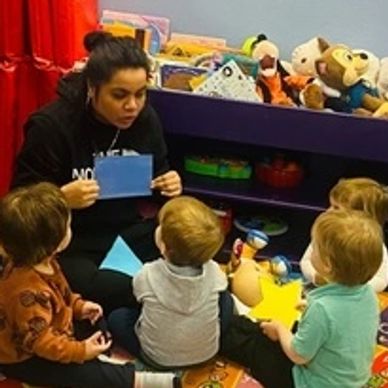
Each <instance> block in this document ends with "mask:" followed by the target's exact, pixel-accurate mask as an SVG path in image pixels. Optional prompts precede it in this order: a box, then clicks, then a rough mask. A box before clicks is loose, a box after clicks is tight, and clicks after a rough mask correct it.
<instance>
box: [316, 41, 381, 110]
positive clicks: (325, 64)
mask: <svg viewBox="0 0 388 388" xmlns="http://www.w3.org/2000/svg"><path fill="white" fill-rule="evenodd" d="M362 60H363V58H362V57H358V56H357V55H354V54H353V52H352V51H351V50H350V49H349V48H348V47H346V46H344V45H333V46H329V47H328V48H327V49H326V50H324V51H323V54H322V56H321V58H320V59H318V60H317V61H316V62H315V66H316V70H317V74H318V77H319V79H320V80H321V81H322V82H323V84H324V85H326V86H327V87H329V88H331V89H334V90H337V91H339V92H340V93H341V98H342V99H343V100H344V101H345V102H346V104H347V106H348V107H349V109H350V110H351V112H356V113H358V112H359V111H361V112H366V114H370V115H372V116H374V117H382V116H385V115H387V114H388V103H387V102H386V101H384V100H383V99H382V98H380V97H379V96H378V93H377V90H375V89H373V88H371V87H370V86H369V85H368V84H367V83H366V82H365V81H363V79H362V75H360V71H361V70H360V69H364V67H363V65H362V64H363V61H362ZM366 60H367V59H366Z"/></svg>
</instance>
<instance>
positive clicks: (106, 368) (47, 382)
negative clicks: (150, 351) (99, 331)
mask: <svg viewBox="0 0 388 388" xmlns="http://www.w3.org/2000/svg"><path fill="white" fill-rule="evenodd" d="M74 330H75V337H76V338H77V339H79V340H83V339H85V338H87V337H89V336H90V335H92V334H93V333H94V332H95V331H96V328H95V327H92V326H91V325H90V323H89V322H88V321H81V322H80V321H76V322H74ZM0 369H1V371H2V372H3V373H4V374H5V375H6V376H7V377H10V378H14V379H17V380H20V381H23V382H25V383H28V384H31V385H38V386H41V385H44V386H54V387H72V388H73V387H74V388H89V387H90V388H100V387H101V388H107V387H109V388H113V387H117V388H131V387H133V386H134V380H135V379H134V374H135V368H134V366H133V365H132V364H129V363H128V364H125V365H113V364H109V363H105V362H101V361H99V360H98V359H94V360H91V361H85V362H84V363H83V364H77V363H69V364H61V363H59V362H55V361H49V360H47V359H44V358H40V357H32V358H30V359H28V360H26V361H23V362H19V363H17V364H11V365H1V366H0Z"/></svg>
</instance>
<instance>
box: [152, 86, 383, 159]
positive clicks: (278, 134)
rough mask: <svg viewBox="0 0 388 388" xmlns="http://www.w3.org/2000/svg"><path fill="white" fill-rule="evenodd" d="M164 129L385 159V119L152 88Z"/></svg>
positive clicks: (360, 157) (328, 152)
mask: <svg viewBox="0 0 388 388" xmlns="http://www.w3.org/2000/svg"><path fill="white" fill-rule="evenodd" d="M150 100H151V103H152V105H153V106H154V108H155V109H156V111H157V112H158V114H159V116H160V118H161V120H162V123H163V126H164V128H165V130H166V132H167V133H172V134H181V135H189V136H194V137H201V138H207V139H214V140H218V139H219V140H223V141H231V142H236V143H240V144H242V145H243V144H250V145H261V146H270V147H278V148H284V149H289V150H298V151H308V152H313V153H320V154H327V155H336V156H343V157H351V158H356V159H365V160H374V161H382V162H388V152H387V145H388V121H387V120H383V119H373V118H363V117H356V116H354V115H347V114H338V113H327V112H316V111H311V110H306V109H302V108H299V109H298V108H287V107H279V106H273V105H268V104H256V103H250V102H242V101H234V100H222V99H216V98H212V97H204V96H198V95H194V94H192V93H183V92H172V91H165V90H150Z"/></svg>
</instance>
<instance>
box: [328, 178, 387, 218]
mask: <svg viewBox="0 0 388 388" xmlns="http://www.w3.org/2000/svg"><path fill="white" fill-rule="evenodd" d="M330 200H332V201H335V202H337V203H338V204H340V205H343V206H345V207H347V208H350V209H354V210H361V211H364V212H365V213H367V214H369V215H370V216H371V217H373V218H374V219H375V220H377V221H378V222H379V223H380V225H383V224H384V222H385V221H387V218H388V190H387V189H386V188H385V186H383V185H381V184H379V183H378V182H376V181H375V180H373V179H370V178H348V179H341V180H340V181H339V182H338V183H337V184H336V185H335V186H334V187H333V188H332V189H331V191H330Z"/></svg>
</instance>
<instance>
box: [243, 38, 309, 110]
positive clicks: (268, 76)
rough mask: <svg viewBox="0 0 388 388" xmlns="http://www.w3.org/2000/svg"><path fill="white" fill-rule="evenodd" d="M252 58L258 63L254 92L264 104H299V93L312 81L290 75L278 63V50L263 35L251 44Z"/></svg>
mask: <svg viewBox="0 0 388 388" xmlns="http://www.w3.org/2000/svg"><path fill="white" fill-rule="evenodd" d="M251 45H252V58H253V59H255V60H257V61H258V62H259V72H258V75H257V78H256V91H257V93H258V95H259V96H260V97H261V98H262V99H263V101H264V102H268V103H271V104H277V105H287V106H295V105H297V104H299V92H300V91H301V90H302V89H303V88H304V87H305V86H306V85H307V84H308V83H309V82H311V81H312V80H313V79H312V78H311V77H306V76H299V75H290V74H289V73H288V72H287V71H286V70H285V69H284V68H283V66H282V65H281V63H280V61H279V49H278V48H277V46H276V45H275V44H274V43H273V42H270V41H269V40H268V39H267V37H266V36H265V35H263V34H261V35H259V36H258V37H257V39H256V41H254V42H253V43H252V44H251Z"/></svg>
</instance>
